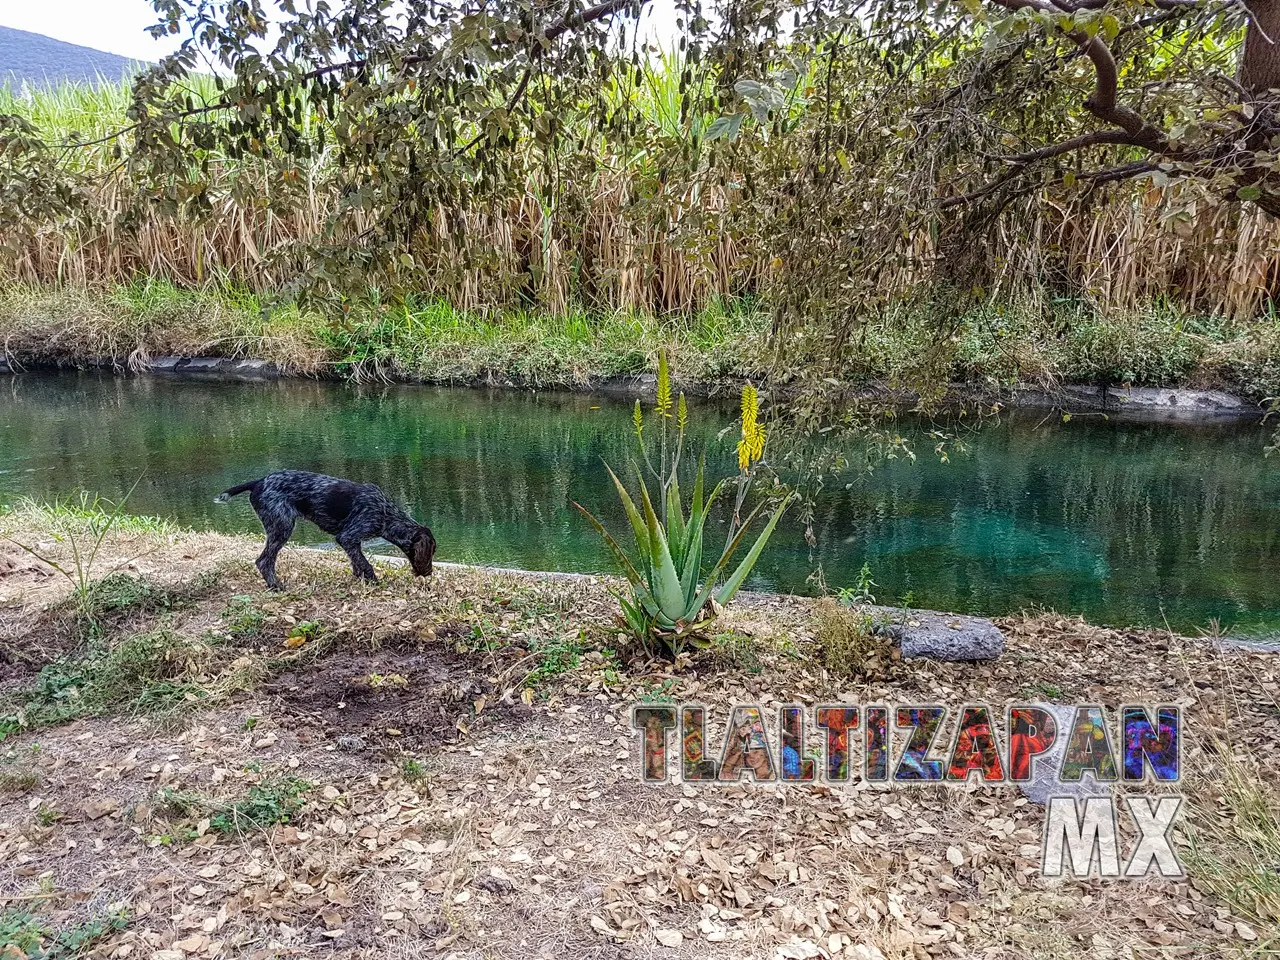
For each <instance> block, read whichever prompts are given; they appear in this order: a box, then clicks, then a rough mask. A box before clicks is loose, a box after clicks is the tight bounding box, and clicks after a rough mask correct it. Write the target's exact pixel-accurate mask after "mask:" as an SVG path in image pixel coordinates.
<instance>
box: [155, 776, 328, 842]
mask: <svg viewBox="0 0 1280 960" xmlns="http://www.w3.org/2000/svg"><path fill="white" fill-rule="evenodd" d="M311 787H312V784H311V783H310V782H309V781H306V780H301V779H299V778H297V777H280V778H276V779H269V780H263V781H262V782H261V783H255V784H253V785H252V786H251V787H249V789H248V791H247V792H246V793H245V795H244V796H243V797H241V798H239V799H237V800H232V801H223V800H212V799H209V798H207V797H204V796H202V795H200V794H198V793H192V792H189V791H181V790H166V791H164V792H163V793H162V795H161V796H162V799H163V800H164V802H165V803H166V804H167V805H168V806H169V807H170V808H171V809H173V810H174V811H176V812H177V813H179V814H181V815H183V816H186V817H191V818H208V820H209V829H211V830H213V831H215V832H217V833H225V834H233V835H241V834H244V833H248V832H249V831H252V830H265V829H267V828H268V827H271V826H274V825H275V824H278V823H289V822H290V821H291V820H292V819H293V818H294V816H296V815H297V813H298V812H299V811H300V810H301V809H302V805H303V802H304V801H303V799H302V795H303V794H304V793H306V792H307V791H308V790H310V789H311Z"/></svg>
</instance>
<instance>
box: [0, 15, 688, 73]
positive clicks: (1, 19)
mask: <svg viewBox="0 0 1280 960" xmlns="http://www.w3.org/2000/svg"><path fill="white" fill-rule="evenodd" d="M157 19H159V18H158V17H157V16H156V14H155V10H153V9H152V7H151V4H150V2H149V0H0V26H6V27H15V28H17V29H18V30H30V31H31V32H33V33H43V34H44V35H45V36H49V37H53V38H54V39H56V40H64V41H66V42H67V43H78V44H80V45H81V46H84V47H93V48H94V49H96V50H105V51H106V52H107V53H118V54H120V55H121V56H124V57H131V58H133V59H136V60H158V59H160V58H161V57H163V56H165V55H166V54H168V53H171V52H172V51H173V50H174V48H175V47H177V45H178V44H179V43H180V42H181V41H182V39H183V38H182V37H181V36H175V37H166V38H164V39H163V40H153V39H152V38H151V37H150V36H149V35H148V34H147V27H149V26H151V25H152V24H154V23H155V22H156V21H157ZM642 23H643V24H645V25H646V26H647V30H646V33H648V34H649V35H650V36H653V37H655V38H657V39H662V40H666V39H669V38H670V37H671V36H672V35H673V33H674V30H675V7H674V5H673V0H651V2H650V3H649V4H648V7H647V8H646V13H645V15H644V20H643V21H642ZM0 66H3V65H2V64H0Z"/></svg>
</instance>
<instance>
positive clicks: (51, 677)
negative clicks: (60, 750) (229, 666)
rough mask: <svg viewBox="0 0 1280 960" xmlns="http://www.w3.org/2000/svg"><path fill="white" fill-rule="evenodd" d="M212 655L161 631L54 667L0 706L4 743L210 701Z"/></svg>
mask: <svg viewBox="0 0 1280 960" xmlns="http://www.w3.org/2000/svg"><path fill="white" fill-rule="evenodd" d="M211 654H212V650H211V648H210V647H209V645H208V644H207V643H204V642H203V641H200V640H192V639H189V638H186V637H182V636H180V635H178V634H176V633H174V632H173V631H171V630H168V629H166V628H163V627H162V628H158V629H155V630H151V631H148V632H145V633H138V634H134V635H133V636H131V637H128V638H126V639H125V640H123V641H121V642H120V643H118V644H116V645H115V646H106V645H102V646H99V647H97V648H96V649H91V651H90V652H89V654H88V655H87V656H85V657H83V658H81V659H79V660H63V661H59V662H56V663H51V664H49V665H47V666H46V667H45V668H44V669H43V670H41V671H40V674H39V676H38V677H37V678H36V682H35V685H34V686H32V687H30V688H29V689H27V690H23V691H19V692H17V693H14V694H10V695H9V696H8V697H6V698H4V699H3V700H0V739H3V738H4V737H5V736H8V735H10V734H13V733H16V732H18V731H20V730H30V729H37V728H39V727H47V726H52V725H54V724H59V723H66V722H68V721H70V720H74V719H76V718H77V717H85V716H99V715H101V714H103V713H105V712H106V711H107V710H109V709H111V708H112V707H116V706H121V705H126V706H130V707H132V708H133V709H135V710H137V711H139V712H143V713H158V712H170V711H173V710H175V709H178V708H180V707H182V706H183V705H185V704H187V703H191V702H197V701H201V700H204V699H207V697H208V696H209V692H210V691H209V689H208V688H207V687H206V686H205V685H203V684H201V683H199V682H198V679H199V678H200V677H201V676H202V675H203V674H204V673H205V671H206V668H207V667H208V665H209V663H210V660H211Z"/></svg>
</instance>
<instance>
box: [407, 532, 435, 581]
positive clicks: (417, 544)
mask: <svg viewBox="0 0 1280 960" xmlns="http://www.w3.org/2000/svg"><path fill="white" fill-rule="evenodd" d="M435 554H436V538H435V537H434V536H432V534H431V531H430V530H429V529H428V528H426V527H422V528H420V529H419V530H418V532H417V533H415V534H414V535H413V563H412V566H413V572H414V573H416V574H417V575H418V576H420V577H425V576H430V574H431V561H432V558H434V557H435Z"/></svg>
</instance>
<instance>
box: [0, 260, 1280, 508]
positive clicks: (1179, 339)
mask: <svg viewBox="0 0 1280 960" xmlns="http://www.w3.org/2000/svg"><path fill="white" fill-rule="evenodd" d="M767 331H768V320H767V317H766V316H765V315H764V314H763V313H762V312H761V311H760V310H759V309H756V308H754V307H753V306H752V305H751V304H750V303H749V302H737V303H723V302H719V301H715V302H712V303H711V304H710V305H709V306H708V307H706V308H705V309H703V310H701V311H699V312H698V313H696V314H694V315H690V316H683V315H674V316H670V317H661V318H660V317H653V316H648V315H644V314H640V313H632V312H615V313H599V312H588V311H583V310H578V311H571V312H569V313H566V314H563V315H548V314H545V313H538V312H534V311H518V310H515V311H512V310H508V311H492V312H471V311H463V310H457V309H454V308H453V307H451V306H449V305H448V304H446V303H444V302H441V301H438V300H422V301H418V300H413V299H411V300H409V301H408V302H405V303H399V304H387V303H380V302H378V301H377V300H376V298H373V299H371V300H370V301H369V302H367V303H362V304H361V303H356V304H352V305H351V308H350V310H349V311H348V312H347V313H345V314H339V315H333V316H329V315H320V314H318V313H315V312H310V311H307V310H303V309H301V308H299V307H298V305H297V304H296V303H293V302H291V301H289V300H287V299H283V298H278V299H275V300H270V299H267V298H263V297H259V296H257V295H255V294H252V293H249V292H247V291H245V290H243V289H240V288H235V287H227V286H219V285H216V284H210V285H207V286H205V287H202V288H200V289H196V290H185V289H180V288H178V287H175V286H173V285H172V284H169V283H166V282H164V281H161V280H148V281H145V282H139V283H135V284H131V285H127V286H118V287H113V288H110V289H107V290H105V291H94V290H84V289H76V288H62V289H47V288H32V287H25V286H21V285H12V284H11V285H9V286H7V287H3V288H0V336H3V337H4V338H5V340H6V341H7V344H8V351H9V353H10V355H12V356H14V357H15V358H17V359H18V360H19V362H60V363H68V364H73V365H74V364H81V365H83V364H89V363H93V362H99V361H101V360H102V359H104V358H105V359H107V360H109V361H112V362H114V363H116V364H118V365H121V366H123V365H126V364H127V363H129V362H130V358H133V359H134V360H137V359H138V358H146V357H154V356H159V355H162V354H182V355H197V354H202V355H211V356H229V357H256V358H262V359H266V360H270V361H273V362H275V363H276V364H277V365H278V366H280V367H281V368H282V369H284V370H286V371H288V372H293V373H300V374H324V375H333V376H340V377H346V378H351V379H374V378H389V379H400V380H409V381H417V382H432V383H474V382H497V383H507V382H510V383H515V384H518V385H525V386H535V387H548V386H575V385H583V384H585V383H587V382H590V381H593V380H598V379H600V378H605V377H611V376H619V375H627V374H636V373H644V372H652V371H653V370H654V369H655V368H656V358H657V353H658V350H659V349H660V348H663V347H665V348H667V349H668V350H669V351H670V353H671V356H672V359H673V363H674V365H675V368H676V369H678V370H679V371H680V372H681V375H682V377H684V378H686V379H688V380H693V381H704V382H713V381H716V380H721V379H726V378H737V377H754V378H757V379H759V378H761V377H762V376H764V375H765V373H766V372H767V367H766V358H765V357H764V355H763V352H762V349H761V345H762V343H763V342H764V339H765V335H766V333H767ZM922 358H932V359H933V360H935V361H936V362H937V364H938V366H937V367H936V368H934V369H935V376H937V377H939V378H946V379H948V380H954V381H961V382H966V383H970V384H975V385H980V386H985V387H1007V386H1011V385H1013V384H1015V383H1027V382H1030V383H1041V384H1046V385H1051V384H1055V383H1064V382H1067V383H1105V384H1109V385H1115V384H1133V385H1142V386H1175V385H1191V386H1217V387H1222V388H1226V389H1232V390H1235V391H1238V392H1240V393H1242V394H1244V395H1246V396H1248V397H1251V398H1257V399H1261V398H1265V397H1274V396H1280V317H1275V316H1267V317H1262V318H1260V319H1258V320H1256V321H1254V322H1251V323H1237V322H1232V321H1228V320H1225V319H1223V318H1220V317H1210V316H1200V315H1194V314H1190V313H1186V312H1185V311H1181V310H1180V309H1179V308H1177V307H1176V306H1174V305H1172V304H1168V303H1162V304H1153V305H1151V306H1150V307H1148V308H1146V309H1144V310H1141V311H1138V312H1135V313H1130V314H1124V315H1103V314H1101V313H1099V312H1098V311H1096V310H1095V309H1093V308H1091V307H1089V306H1088V305H1087V304H1084V303H1082V302H1081V301H1077V300H1067V299H1058V300H1053V301H1051V302H1050V303H1049V306H1048V307H1043V306H1037V305H1035V304H1030V303H1015V304H998V303H993V304H988V305H987V306H984V307H982V308H980V309H978V310H976V311H974V312H973V313H972V314H970V315H969V316H967V317H965V318H964V319H963V321H962V322H961V324H960V327H959V329H958V331H957V334H956V336H955V338H954V339H953V340H952V341H950V342H947V343H943V344H941V345H940V344H939V342H938V339H937V335H936V330H935V329H934V328H933V326H932V324H931V322H930V318H929V317H927V316H924V315H922V314H919V313H915V314H912V313H907V312H903V311H898V312H893V311H891V312H890V313H889V314H886V315H884V316H882V317H877V318H873V319H869V320H867V321H866V322H865V323H864V324H863V326H862V327H861V328H860V329H859V331H858V332H857V334H856V340H855V345H854V347H853V349H852V353H851V356H850V359H849V363H848V364H847V365H846V367H845V376H846V378H847V380H848V381H849V382H853V383H856V382H860V381H867V380H880V379H887V380H898V381H901V382H906V383H910V382H911V380H912V378H913V377H914V376H915V375H916V374H917V373H918V371H919V369H920V365H921V362H922ZM40 509H43V510H45V511H46V512H49V511H53V512H57V513H70V514H75V513H83V514H91V513H92V512H93V511H94V509H95V508H94V505H93V504H70V503H66V504H61V505H58V506H57V507H53V508H51V507H43V508H40ZM51 518H52V517H51ZM128 523H129V524H130V527H129V528H128V529H134V530H136V532H165V529H166V528H165V524H164V521H161V520H145V519H138V518H130V520H129V521H128Z"/></svg>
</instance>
